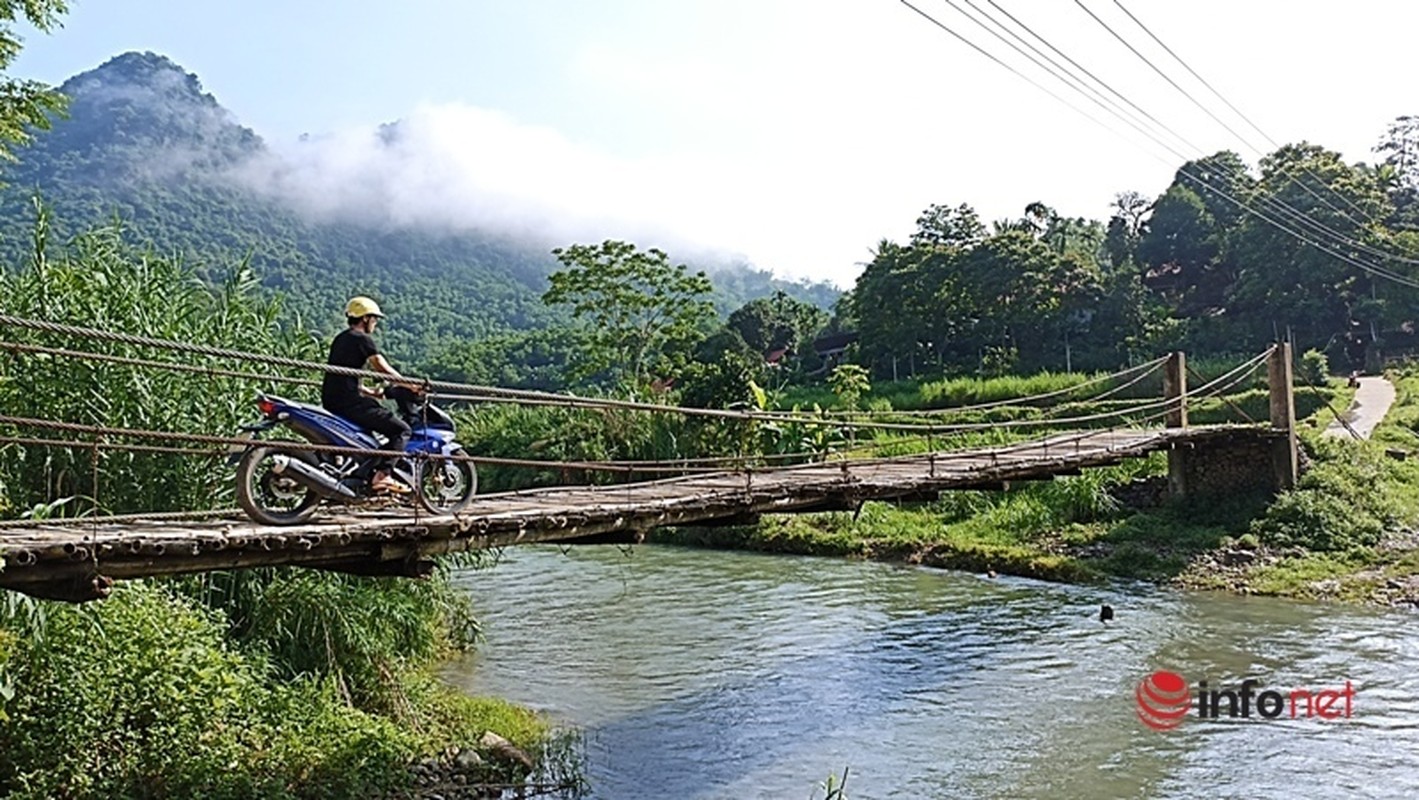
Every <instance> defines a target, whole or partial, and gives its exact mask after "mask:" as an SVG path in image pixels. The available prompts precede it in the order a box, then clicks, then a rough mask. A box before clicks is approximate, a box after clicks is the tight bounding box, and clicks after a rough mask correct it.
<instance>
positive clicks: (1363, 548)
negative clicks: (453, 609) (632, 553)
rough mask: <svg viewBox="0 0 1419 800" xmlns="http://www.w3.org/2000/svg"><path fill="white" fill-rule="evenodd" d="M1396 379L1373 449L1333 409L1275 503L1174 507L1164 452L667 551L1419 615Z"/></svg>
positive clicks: (1405, 432)
mask: <svg viewBox="0 0 1419 800" xmlns="http://www.w3.org/2000/svg"><path fill="white" fill-rule="evenodd" d="M1391 378H1392V380H1393V382H1394V383H1395V385H1396V390H1397V399H1396V403H1395V405H1394V407H1393V408H1392V409H1391V411H1390V413H1389V414H1388V415H1387V416H1386V418H1385V420H1384V422H1383V423H1381V424H1380V425H1379V426H1378V427H1377V428H1376V429H1375V432H1374V436H1373V438H1372V439H1371V440H1370V441H1347V440H1340V439H1335V438H1328V437H1323V436H1322V434H1321V432H1322V431H1324V430H1325V428H1326V427H1327V426H1328V424H1329V423H1330V421H1331V419H1333V418H1334V416H1335V414H1334V411H1333V410H1332V409H1331V407H1330V406H1331V405H1339V406H1340V407H1342V408H1343V407H1344V405H1343V404H1321V405H1320V406H1319V407H1317V408H1316V410H1315V411H1314V412H1313V413H1312V414H1311V415H1309V416H1308V417H1306V418H1304V419H1303V420H1301V423H1300V425H1301V442H1302V448H1303V451H1304V454H1305V458H1304V461H1305V472H1304V474H1303V476H1302V478H1301V481H1300V483H1299V485H1298V486H1297V487H1296V489H1294V490H1292V491H1290V492H1286V493H1284V494H1282V495H1280V496H1279V497H1275V498H1271V497H1265V496H1235V497H1228V498H1220V499H1218V498H1214V499H1212V500H1209V501H1208V502H1206V503H1201V502H1185V501H1184V502H1179V501H1171V500H1169V499H1167V497H1166V477H1165V476H1166V460H1165V457H1164V456H1163V455H1161V454H1159V455H1155V456H1153V457H1151V458H1149V459H1146V460H1140V461H1137V462H1133V463H1129V464H1124V465H1121V466H1118V467H1112V468H1108V469H1102V470H1096V471H1092V472H1089V473H1086V474H1084V475H1080V476H1077V477H1070V478H1062V479H1059V480H1056V481H1053V482H1051V483H1048V484H1030V485H1025V486H1021V487H1019V488H1017V489H1012V490H1008V491H1004V492H957V493H946V494H943V495H942V496H941V498H940V499H939V500H937V501H935V502H932V503H926V504H919V505H915V506H908V505H896V504H887V503H867V504H864V506H863V507H862V508H861V509H860V510H859V511H858V512H857V513H855V514H854V513H846V512H833V513H823V514H811V515H801V516H780V517H769V518H765V519H764V520H762V521H760V522H759V523H758V524H757V525H753V526H747V527H736V528H686V529H678V530H669V531H664V532H659V533H656V534H653V535H652V541H659V542H665V543H673V544H682V545H691V546H702V547H728V548H740V549H747V550H758V551H767V552H780V553H800V554H812V555H829V556H840V557H849V558H866V559H878V560H886V561H897V562H903V563H911V564H923V565H927V566H934V567H942V568H947V569H959V570H966V571H971V572H977V573H983V574H987V575H988V574H992V573H997V574H1011V575H1021V576H1027V577H1033V578H1040V579H1044V580H1053V581H1067V582H1093V581H1104V580H1108V579H1110V578H1130V579H1139V580H1147V581H1152V582H1157V583H1167V584H1172V585H1176V586H1181V587H1186V588H1193V589H1210V590H1223V591H1230V592H1236V593H1241V594H1265V595H1278V596H1287V597H1300V598H1312V599H1323V600H1340V601H1347V602H1362V603H1373V604H1380V605H1395V606H1398V605H1404V606H1419V461H1416V460H1414V459H1413V458H1411V457H1410V455H1409V454H1411V453H1419V434H1416V433H1415V431H1416V429H1419V375H1416V374H1412V373H1405V374H1398V373H1396V374H1394V375H1392V376H1391ZM1337 399H1338V398H1337ZM1345 399H1346V401H1347V402H1348V397H1346V398H1345Z"/></svg>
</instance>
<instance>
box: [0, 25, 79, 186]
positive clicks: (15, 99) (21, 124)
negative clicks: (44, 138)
mask: <svg viewBox="0 0 1419 800" xmlns="http://www.w3.org/2000/svg"><path fill="white" fill-rule="evenodd" d="M68 10H69V9H68V8H67V7H66V5H65V2H64V0H0V20H3V22H0V72H3V71H5V70H8V69H9V68H10V65H11V64H13V63H14V61H15V58H16V57H17V56H19V54H20V48H21V43H20V36H19V34H17V33H16V32H15V29H14V27H13V26H12V25H11V24H10V23H12V22H14V21H15V20H18V19H20V18H21V17H23V18H24V19H25V20H26V21H28V22H29V24H31V25H33V26H34V27H35V28H37V29H38V30H41V31H44V32H46V33H47V32H49V31H51V30H53V29H54V28H55V27H56V26H57V25H58V24H59V17H60V16H61V15H63V14H64V13H65V12H66V11H68ZM63 108H64V99H63V98H62V97H61V96H60V95H59V94H58V93H56V92H55V91H54V90H53V89H51V88H50V87H48V86H46V85H44V84H42V83H38V82H36V81H28V80H21V79H19V78H11V77H8V76H7V77H0V159H3V160H5V161H14V160H15V154H14V148H15V146H17V145H23V144H26V143H28V142H29V141H30V138H31V136H30V131H32V130H34V129H36V128H38V129H41V130H48V129H49V120H50V114H52V113H55V112H58V111H60V110H62V109H63Z"/></svg>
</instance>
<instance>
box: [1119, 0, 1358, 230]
mask: <svg viewBox="0 0 1419 800" xmlns="http://www.w3.org/2000/svg"><path fill="white" fill-rule="evenodd" d="M1114 5H1116V6H1118V7H1119V10H1120V11H1122V12H1123V13H1124V14H1126V15H1127V16H1128V18H1129V19H1130V20H1133V24H1135V25H1137V26H1138V27H1139V28H1140V29H1142V31H1143V32H1144V33H1146V34H1148V37H1149V38H1151V39H1152V40H1153V41H1154V42H1155V43H1157V45H1158V46H1159V47H1161V48H1163V50H1164V51H1165V52H1166V53H1167V54H1168V55H1170V56H1172V57H1173V60H1174V61H1176V62H1178V63H1179V64H1181V65H1182V68H1183V69H1185V70H1187V72H1188V74H1189V75H1191V76H1192V77H1193V78H1195V79H1197V82H1198V83H1201V84H1202V85H1203V86H1205V87H1207V91H1209V92H1211V93H1212V94H1213V96H1215V97H1216V98H1217V99H1218V100H1221V101H1222V104H1223V105H1225V106H1227V108H1228V109H1230V110H1231V112H1232V113H1233V114H1236V115H1237V116H1238V117H1240V118H1241V120H1242V121H1243V122H1245V123H1246V124H1247V125H1250V126H1251V129H1252V130H1254V131H1256V132H1257V133H1259V134H1261V138H1263V139H1265V140H1266V142H1267V144H1269V145H1271V147H1272V148H1273V149H1277V150H1279V149H1281V145H1279V144H1277V142H1276V140H1275V139H1273V138H1271V137H1270V136H1269V135H1267V133H1266V131H1264V130H1262V129H1261V126H1259V125H1257V124H1256V123H1255V122H1252V121H1251V118H1250V117H1248V116H1247V115H1246V114H1243V113H1242V111H1241V109H1239V108H1237V107H1236V106H1234V105H1232V103H1231V101H1230V100H1228V99H1227V98H1226V97H1224V96H1223V95H1222V93H1221V92H1219V91H1217V89H1216V88H1214V87H1213V86H1212V84H1211V83H1209V82H1208V81H1207V79H1206V78H1204V77H1202V76H1201V75H1199V74H1197V70H1195V69H1193V68H1192V66H1191V65H1189V64H1188V63H1187V62H1186V61H1184V60H1183V57H1182V56H1180V55H1178V54H1177V53H1175V52H1173V49H1172V48H1171V47H1168V45H1167V44H1166V43H1165V42H1164V41H1163V40H1162V39H1160V38H1158V35H1157V34H1155V33H1153V31H1152V30H1151V29H1150V28H1149V27H1148V26H1147V25H1144V24H1143V21H1142V20H1140V19H1139V18H1138V17H1137V16H1135V15H1134V13H1133V12H1132V11H1129V10H1128V7H1127V6H1125V5H1124V4H1123V3H1122V2H1120V0H1114ZM1248 146H1250V143H1248ZM1252 149H1253V151H1256V148H1254V147H1253V148H1252ZM1256 152H1259V151H1256ZM1306 171H1307V172H1310V170H1309V169H1308V170H1306ZM1312 177H1316V176H1315V175H1314V174H1313V173H1312ZM1317 180H1319V179H1318V178H1317ZM1322 185H1324V184H1322ZM1331 193H1332V194H1334V195H1335V196H1336V197H1339V198H1340V199H1341V200H1343V201H1345V203H1346V204H1347V205H1349V206H1350V207H1351V208H1353V209H1354V210H1355V211H1356V212H1357V213H1359V214H1360V215H1362V216H1365V217H1366V218H1369V215H1368V214H1365V212H1364V210H1363V209H1361V208H1360V207H1359V206H1356V205H1355V204H1354V203H1353V202H1351V201H1350V198H1348V197H1346V196H1345V195H1343V194H1340V193H1339V192H1336V191H1334V190H1332V192H1331ZM1317 199H1320V198H1319V196H1317ZM1321 202H1325V201H1324V200H1323V199H1322V200H1321ZM1327 205H1328V204H1327ZM1332 208H1334V206H1332ZM1334 210H1336V211H1339V210H1340V209H1334ZM1342 213H1343V212H1342Z"/></svg>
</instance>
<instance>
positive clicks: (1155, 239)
mask: <svg viewBox="0 0 1419 800" xmlns="http://www.w3.org/2000/svg"><path fill="white" fill-rule="evenodd" d="M1222 238H1223V237H1222V229H1221V227H1220V226H1219V225H1218V224H1217V220H1216V218H1214V217H1213V216H1212V214H1211V213H1210V212H1208V210H1207V205H1206V203H1204V202H1203V201H1202V198H1201V197H1200V196H1199V195H1198V194H1197V192H1196V191H1194V190H1193V189H1191V188H1189V187H1188V186H1186V185H1184V184H1182V183H1177V182H1174V183H1173V185H1172V186H1169V187H1168V190H1167V191H1166V192H1164V193H1163V196H1162V197H1160V198H1159V199H1158V202H1157V203H1155V204H1154V205H1153V214H1152V215H1151V216H1150V217H1149V218H1148V223H1147V230H1146V231H1145V232H1144V233H1143V235H1142V237H1141V238H1140V239H1139V240H1138V248H1137V255H1138V260H1139V261H1140V262H1141V264H1142V266H1143V267H1144V268H1146V269H1147V271H1148V275H1147V282H1148V285H1149V286H1150V287H1152V288H1153V289H1154V290H1155V291H1157V292H1159V294H1161V295H1162V296H1163V297H1164V298H1165V299H1166V300H1167V301H1168V302H1169V304H1170V305H1171V306H1173V308H1174V309H1176V310H1177V311H1178V312H1179V313H1181V314H1189V313H1191V312H1192V311H1193V310H1196V309H1199V308H1204V307H1207V306H1210V305H1214V304H1215V303H1217V302H1218V298H1219V297H1220V296H1221V291H1222V290H1223V289H1225V288H1226V287H1225V285H1224V284H1225V282H1226V281H1225V277H1224V276H1219V275H1217V274H1215V268H1216V267H1217V265H1218V263H1219V259H1218V256H1219V254H1220V253H1221V245H1220V240H1221V239H1222Z"/></svg>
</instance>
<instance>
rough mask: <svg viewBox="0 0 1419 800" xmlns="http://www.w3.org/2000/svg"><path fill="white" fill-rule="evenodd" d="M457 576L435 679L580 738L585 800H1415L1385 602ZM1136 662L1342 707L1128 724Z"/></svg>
mask: <svg viewBox="0 0 1419 800" xmlns="http://www.w3.org/2000/svg"><path fill="white" fill-rule="evenodd" d="M460 581H461V582H462V584H463V585H465V586H466V587H467V589H468V591H469V592H471V593H472V595H473V597H474V599H475V603H476V606H477V608H478V612H479V615H480V618H481V620H482V622H483V624H484V626H485V629H486V635H487V641H486V643H484V644H483V645H482V646H481V647H480V649H479V651H478V653H477V654H476V655H475V656H471V657H469V658H468V659H467V660H465V661H461V662H456V663H454V664H452V665H450V667H449V677H450V679H451V680H453V681H454V682H455V683H457V684H459V685H461V686H462V687H464V688H466V689H467V690H469V691H471V692H475V693H478V694H492V695H498V696H502V697H507V698H509V699H511V700H514V701H516V702H520V703H524V704H527V705H530V706H532V707H535V708H538V709H542V710H544V711H546V712H547V713H548V714H550V715H551V716H552V717H553V718H555V719H557V720H560V721H563V722H566V723H570V724H573V725H576V726H579V727H581V728H582V729H583V730H584V731H585V733H586V736H587V744H588V746H587V755H588V763H587V776H588V778H589V781H590V784H591V793H592V795H593V796H594V797H604V798H683V799H686V800H688V799H689V798H714V799H715V800H721V799H726V798H736V799H737V798H759V797H763V798H795V799H806V798H809V797H810V796H814V797H819V798H821V797H822V796H823V791H822V789H821V787H820V784H821V783H822V782H823V781H824V780H825V779H826V778H827V776H828V775H829V774H830V773H837V774H838V775H841V774H842V771H843V769H844V768H845V767H846V768H848V769H849V777H848V783H847V794H848V796H849V797H851V798H854V800H865V799H866V798H888V797H891V798H899V797H900V798H970V797H1002V798H1006V797H1008V798H1017V797H1020V798H1024V797H1040V798H1061V799H1063V798H1106V797H1140V798H1142V797H1174V798H1215V797H1419V633H1416V632H1415V623H1416V621H1419V615H1416V614H1414V613H1410V612H1401V611H1384V610H1373V609H1364V608H1351V607H1344V606H1334V605H1312V604H1301V603H1294V602H1287V601H1280V600H1269V599H1259V598H1245V597H1235V596H1227V595H1213V594H1189V593H1182V592H1176V591H1171V590H1163V589H1157V588H1153V587H1149V586H1142V585H1134V584H1127V585H1115V586H1110V587H1107V588H1100V587H1080V586H1065V585H1058V584H1050V583H1042V582H1038V581H1030V580H1024V579H1016V578H1006V577H999V578H994V579H991V578H987V577H984V576H978V575H971V574H964V573H957V572H946V571H939V570H930V569H921V568H905V567H900V566H894V565H889V564H880V563H864V562H852V561H842V560H833V559H818V558H802V557H790V556H768V555H757V554H748V553H736V552H723V551H710V550H693V549H679V548H670V547H654V546H643V547H637V548H635V549H634V550H631V551H629V552H628V553H627V552H623V551H622V550H621V549H619V548H616V547H614V546H586V547H576V548H571V549H570V551H569V552H567V553H565V554H564V553H563V552H562V551H561V550H559V549H557V548H549V547H516V548H511V549H510V550H509V551H508V552H507V553H506V554H505V555H504V557H503V560H502V562H501V563H499V564H498V565H497V566H496V567H494V568H492V569H488V570H480V571H474V572H467V573H464V574H462V575H461V576H460ZM1102 603H1108V604H1110V605H1111V606H1112V607H1113V608H1114V609H1115V612H1116V617H1115V619H1114V620H1113V621H1111V622H1109V623H1107V624H1105V623H1102V622H1100V620H1099V610H1100V605H1101V604H1102ZM1156 670H1169V671H1172V672H1176V673H1178V674H1180V675H1182V676H1184V677H1185V678H1186V679H1187V681H1188V684H1189V687H1190V689H1191V690H1192V693H1193V695H1194V696H1196V694H1197V690H1198V682H1199V681H1202V680H1206V681H1208V682H1209V684H1210V687H1211V688H1214V689H1215V688H1231V689H1236V688H1237V684H1239V683H1240V681H1241V680H1242V679H1243V678H1246V677H1252V678H1256V679H1258V680H1259V681H1260V682H1261V685H1260V687H1259V688H1258V690H1257V691H1262V690H1268V689H1272V690H1278V691H1282V692H1284V693H1286V694H1287V695H1289V693H1290V692H1291V690H1293V689H1298V688H1305V689H1312V690H1321V689H1328V688H1329V689H1344V688H1345V682H1346V681H1350V682H1351V684H1352V686H1353V688H1354V703H1353V716H1352V717H1350V718H1349V719H1346V718H1343V717H1342V718H1340V719H1331V720H1326V719H1320V718H1317V717H1311V718H1305V717H1304V710H1305V709H1304V706H1303V705H1301V704H1298V718H1296V719H1292V718H1291V717H1290V710H1289V709H1290V707H1289V705H1288V706H1287V709H1286V710H1285V711H1284V712H1283V713H1282V715H1281V717H1280V718H1278V719H1275V720H1266V719H1262V718H1261V717H1260V716H1258V715H1257V714H1256V712H1255V709H1254V708H1253V709H1252V717H1251V718H1250V719H1241V718H1236V719H1221V720H1214V719H1202V718H1198V717H1197V716H1196V714H1195V711H1194V712H1193V713H1191V714H1189V716H1187V717H1186V718H1185V719H1184V720H1183V721H1182V723H1181V724H1179V725H1178V726H1177V727H1176V728H1174V729H1172V730H1164V731H1157V730H1152V729H1150V728H1148V727H1146V726H1145V725H1144V724H1143V723H1142V722H1140V720H1139V718H1138V715H1137V708H1138V706H1137V700H1136V698H1135V691H1136V689H1137V688H1138V686H1139V683H1140V681H1142V680H1144V679H1145V678H1147V677H1148V676H1149V675H1150V674H1151V673H1153V672H1154V671H1156ZM1288 702H1289V701H1288ZM1222 705H1223V712H1224V714H1225V706H1226V703H1225V702H1223V704H1222ZM1341 708H1342V704H1337V705H1335V706H1334V707H1333V709H1334V710H1340V709H1341Z"/></svg>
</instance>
